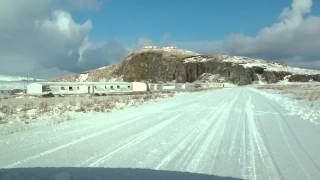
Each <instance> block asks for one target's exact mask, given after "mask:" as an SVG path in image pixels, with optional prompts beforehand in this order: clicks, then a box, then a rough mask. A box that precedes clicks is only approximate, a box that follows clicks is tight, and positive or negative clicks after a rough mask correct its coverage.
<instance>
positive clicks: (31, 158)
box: [5, 118, 140, 168]
mask: <svg viewBox="0 0 320 180" xmlns="http://www.w3.org/2000/svg"><path fill="white" fill-rule="evenodd" d="M138 120H140V118H136V119H133V120H129V121H125V122H123V123H120V124H118V125H116V126H113V127H110V128H107V129H104V130H102V131H98V132H95V133H92V134H90V135H86V136H83V137H81V138H79V139H76V140H73V141H71V142H69V143H66V144H63V145H60V146H57V147H55V148H52V149H49V150H46V151H44V152H41V153H39V154H35V155H33V156H29V157H27V158H24V159H22V160H19V161H16V162H14V163H11V164H9V165H6V166H5V168H13V167H16V166H18V165H21V164H23V163H26V162H28V161H31V160H34V159H37V158H40V157H43V156H46V155H49V154H52V153H54V152H57V151H60V150H62V149H65V148H68V147H70V146H73V145H75V144H78V143H81V142H83V141H86V140H89V139H91V138H95V137H97V136H100V135H102V134H104V133H108V132H110V131H112V130H115V129H117V128H120V127H122V126H125V125H128V124H131V123H133V122H136V121H138Z"/></svg>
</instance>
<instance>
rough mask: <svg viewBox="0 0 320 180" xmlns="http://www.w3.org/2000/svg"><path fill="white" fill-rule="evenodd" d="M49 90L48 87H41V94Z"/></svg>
mask: <svg viewBox="0 0 320 180" xmlns="http://www.w3.org/2000/svg"><path fill="white" fill-rule="evenodd" d="M50 91H51V89H50V87H49V86H42V92H50Z"/></svg>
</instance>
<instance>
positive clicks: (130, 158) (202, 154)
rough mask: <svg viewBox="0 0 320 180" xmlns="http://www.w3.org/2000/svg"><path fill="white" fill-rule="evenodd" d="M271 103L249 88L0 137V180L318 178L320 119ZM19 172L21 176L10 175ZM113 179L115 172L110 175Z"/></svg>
mask: <svg viewBox="0 0 320 180" xmlns="http://www.w3.org/2000/svg"><path fill="white" fill-rule="evenodd" d="M275 96H276V97H277V98H281V97H279V96H281V95H273V94H270V93H267V92H263V91H262V90H256V89H253V88H234V89H220V90H214V91H207V92H197V93H182V94H178V95H177V96H175V97H173V98H169V99H162V100H160V101H158V102H153V103H147V104H144V105H141V106H139V107H130V108H127V109H124V110H119V111H114V112H111V113H88V114H84V115H83V116H82V115H79V114H78V117H76V118H78V120H77V121H67V122H64V123H61V124H58V125H55V126H45V127H42V128H35V129H32V130H26V131H23V132H18V133H14V134H10V135H6V136H2V137H0V168H4V169H2V170H0V179H1V177H3V179H10V177H15V175H17V173H18V174H19V173H20V174H21V175H24V176H26V174H28V173H26V171H28V170H32V168H35V167H74V168H79V167H87V168H89V167H90V168H93V167H105V168H139V169H140V171H143V170H145V169H153V170H164V171H156V172H168V170H169V171H174V172H191V173H200V174H209V175H217V176H221V177H226V176H227V177H235V178H241V179H289V180H295V179H296V180H301V179H314V180H316V179H320V155H319V152H320V141H319V137H320V126H319V124H318V123H317V122H319V121H320V117H315V119H314V120H313V121H309V120H308V119H305V118H302V116H301V115H300V114H295V113H292V112H290V111H292V109H287V108H286V106H285V105H283V104H281V103H282V102H281V100H276V99H275V98H274V97H275ZM286 100H288V99H286ZM288 101H289V100H288ZM296 105H297V106H299V104H296ZM319 110H320V108H319ZM18 167H22V168H26V169H25V171H23V170H15V169H11V168H18ZM7 168H9V169H7ZM44 170H45V169H44ZM52 171H55V172H56V173H58V172H57V171H59V169H56V170H51V171H50V173H51V174H50V173H47V175H49V176H51V175H52V173H53V174H54V172H52ZM61 171H62V172H66V173H67V175H68V177H69V176H74V177H79V174H78V173H77V172H82V173H83V172H87V171H88V170H84V171H76V170H66V169H63V170H61ZM41 172H42V174H41ZM43 172H46V171H42V170H41V169H36V170H35V171H32V172H31V174H32V173H33V174H38V176H33V177H39V176H41V177H42V178H43V176H46V173H43ZM114 172H118V171H117V170H115V171H112V172H110V173H114ZM1 173H2V176H1ZM29 173H30V172H29ZM39 173H40V175H39ZM93 173H94V171H89V172H88V173H87V174H86V175H87V176H89V177H90V176H94V174H93ZM126 173H128V172H126ZM126 173H119V174H122V177H123V178H122V179H126V178H127V179H130V177H131V178H132V177H134V178H132V179H139V178H137V177H139V175H137V174H138V173H137V171H132V172H131V173H129V174H126ZM135 173H137V174H135ZM70 174H71V175H70ZM147 174H148V175H149V176H147V178H145V179H152V177H153V176H152V173H151V172H147ZM64 175H65V174H64ZM67 175H65V176H67ZM157 175H158V176H160V178H159V177H158V176H154V177H155V179H166V178H165V177H166V176H163V177H162V178H161V173H160V174H157ZM102 176H104V175H102ZM106 176H107V175H105V177H106ZM187 176H188V175H187ZM157 177H158V178H157ZM174 177H175V178H171V179H188V178H186V175H185V176H184V178H183V176H180V175H176V176H175V175H174ZM179 177H180V178H179ZM190 177H194V178H190V179H210V177H211V179H214V178H213V176H209V177H200V176H198V177H197V176H192V174H190ZM11 179H12V178H11ZM29 179H31V178H29ZM70 179H71V178H70ZM89 179H90V178H89ZM115 179H116V178H115ZM141 179H143V178H141ZM167 179H170V178H167Z"/></svg>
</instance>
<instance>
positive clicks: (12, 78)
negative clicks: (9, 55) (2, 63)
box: [0, 74, 41, 81]
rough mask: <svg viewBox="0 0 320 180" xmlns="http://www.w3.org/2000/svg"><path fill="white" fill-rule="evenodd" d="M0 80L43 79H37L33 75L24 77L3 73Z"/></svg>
mask: <svg viewBox="0 0 320 180" xmlns="http://www.w3.org/2000/svg"><path fill="white" fill-rule="evenodd" d="M0 81H41V79H36V78H32V77H22V76H9V75H1V74H0Z"/></svg>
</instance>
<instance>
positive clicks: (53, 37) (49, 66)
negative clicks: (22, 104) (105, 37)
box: [0, 0, 127, 78]
mask: <svg viewBox="0 0 320 180" xmlns="http://www.w3.org/2000/svg"><path fill="white" fill-rule="evenodd" d="M56 2H57V1H54V0H28V2H27V1H24V0H16V1H11V0H3V1H1V3H0V20H1V21H0V63H1V66H0V74H9V75H26V74H27V73H29V74H30V75H33V74H34V76H37V77H40V78H52V77H54V76H56V75H63V74H66V73H71V72H80V71H84V70H88V69H89V68H96V67H99V66H102V65H108V64H110V63H114V62H115V61H116V60H119V59H117V58H121V57H122V55H123V54H126V53H127V52H126V51H125V50H124V51H120V50H119V49H121V48H120V47H121V44H119V43H118V45H117V47H118V49H114V50H115V51H116V52H115V53H113V54H112V52H108V53H100V54H99V56H94V55H93V54H92V53H88V52H93V51H95V52H99V51H100V49H103V48H100V47H95V46H94V44H92V42H90V38H89V35H90V32H91V30H92V28H93V26H92V23H91V21H90V20H86V21H85V22H83V23H79V22H75V20H74V19H73V17H72V15H71V14H70V13H69V12H67V11H66V10H63V7H62V6H60V5H59V3H56ZM82 2H85V1H82ZM87 2H88V3H89V1H87ZM90 2H91V1H90ZM78 3H80V1H79V2H78ZM8 9H11V10H12V11H10V10H8ZM121 53H123V54H122V55H121ZM115 54H117V55H118V57H117V56H116V55H115Z"/></svg>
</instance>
